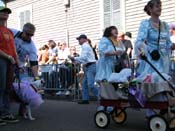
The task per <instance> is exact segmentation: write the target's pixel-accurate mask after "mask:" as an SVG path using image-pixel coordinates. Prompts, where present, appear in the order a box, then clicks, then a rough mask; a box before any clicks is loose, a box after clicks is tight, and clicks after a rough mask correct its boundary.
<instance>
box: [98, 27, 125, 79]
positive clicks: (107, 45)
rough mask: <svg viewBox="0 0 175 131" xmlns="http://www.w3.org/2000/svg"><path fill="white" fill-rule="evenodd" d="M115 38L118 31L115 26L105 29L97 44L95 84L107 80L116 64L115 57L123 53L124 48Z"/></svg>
mask: <svg viewBox="0 0 175 131" xmlns="http://www.w3.org/2000/svg"><path fill="white" fill-rule="evenodd" d="M117 36H118V30H117V28H116V27H115V26H110V27H107V28H106V29H105V31H104V35H103V37H102V38H101V40H100V42H99V44H98V52H99V60H98V62H97V68H96V70H97V72H96V77H95V79H96V81H97V82H101V81H103V80H108V78H109V77H110V75H111V74H112V73H113V72H114V66H115V64H117V60H116V56H118V57H120V55H121V54H122V53H124V51H125V46H124V45H123V44H122V43H121V42H120V41H118V40H117ZM114 47H115V49H114Z"/></svg>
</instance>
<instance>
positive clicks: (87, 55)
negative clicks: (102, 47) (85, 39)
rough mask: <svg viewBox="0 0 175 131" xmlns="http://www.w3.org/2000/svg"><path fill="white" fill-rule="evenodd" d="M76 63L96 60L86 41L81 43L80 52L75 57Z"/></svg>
mask: <svg viewBox="0 0 175 131" xmlns="http://www.w3.org/2000/svg"><path fill="white" fill-rule="evenodd" d="M75 61H76V62H77V63H82V64H83V65H85V64H87V63H90V62H96V60H95V56H94V52H93V50H92V48H91V47H90V45H89V44H88V43H83V44H82V45H81V53H80V56H79V57H75Z"/></svg>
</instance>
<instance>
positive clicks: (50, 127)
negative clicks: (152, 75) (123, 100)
mask: <svg viewBox="0 0 175 131" xmlns="http://www.w3.org/2000/svg"><path fill="white" fill-rule="evenodd" d="M97 106H98V104H97V102H91V103H90V104H89V105H78V104H77V103H76V102H70V101H62V100H61V101H60V100H45V103H44V104H43V105H42V106H41V107H40V108H38V109H34V110H33V116H34V117H36V120H35V121H30V120H20V122H19V123H16V124H8V125H6V126H3V127H2V126H1V127H0V131H102V130H103V129H99V128H97V127H96V126H95V124H94V114H95V112H96V109H97ZM14 107H15V108H14ZM16 109H17V107H16V104H15V106H13V111H14V112H16ZM127 117H128V118H127V120H126V122H125V123H124V124H123V125H116V124H115V123H114V122H113V121H112V120H111V123H110V125H109V127H108V128H107V129H105V130H107V131H116V130H118V131H148V126H147V122H146V120H145V119H144V111H137V110H132V109H128V110H127Z"/></svg>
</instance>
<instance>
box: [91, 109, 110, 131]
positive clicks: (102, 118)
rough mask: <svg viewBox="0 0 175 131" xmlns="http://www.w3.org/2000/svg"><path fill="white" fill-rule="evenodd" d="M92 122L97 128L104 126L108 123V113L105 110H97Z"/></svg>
mask: <svg viewBox="0 0 175 131" xmlns="http://www.w3.org/2000/svg"><path fill="white" fill-rule="evenodd" d="M94 122H95V124H96V126H97V127H99V128H106V127H107V126H108V125H109V123H110V117H109V114H108V113H106V112H105V111H98V112H97V113H96V114H95V115H94Z"/></svg>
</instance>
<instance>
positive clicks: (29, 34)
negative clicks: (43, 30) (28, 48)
mask: <svg viewBox="0 0 175 131" xmlns="http://www.w3.org/2000/svg"><path fill="white" fill-rule="evenodd" d="M25 33H26V35H27V36H33V35H34V34H31V33H27V32H25Z"/></svg>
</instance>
